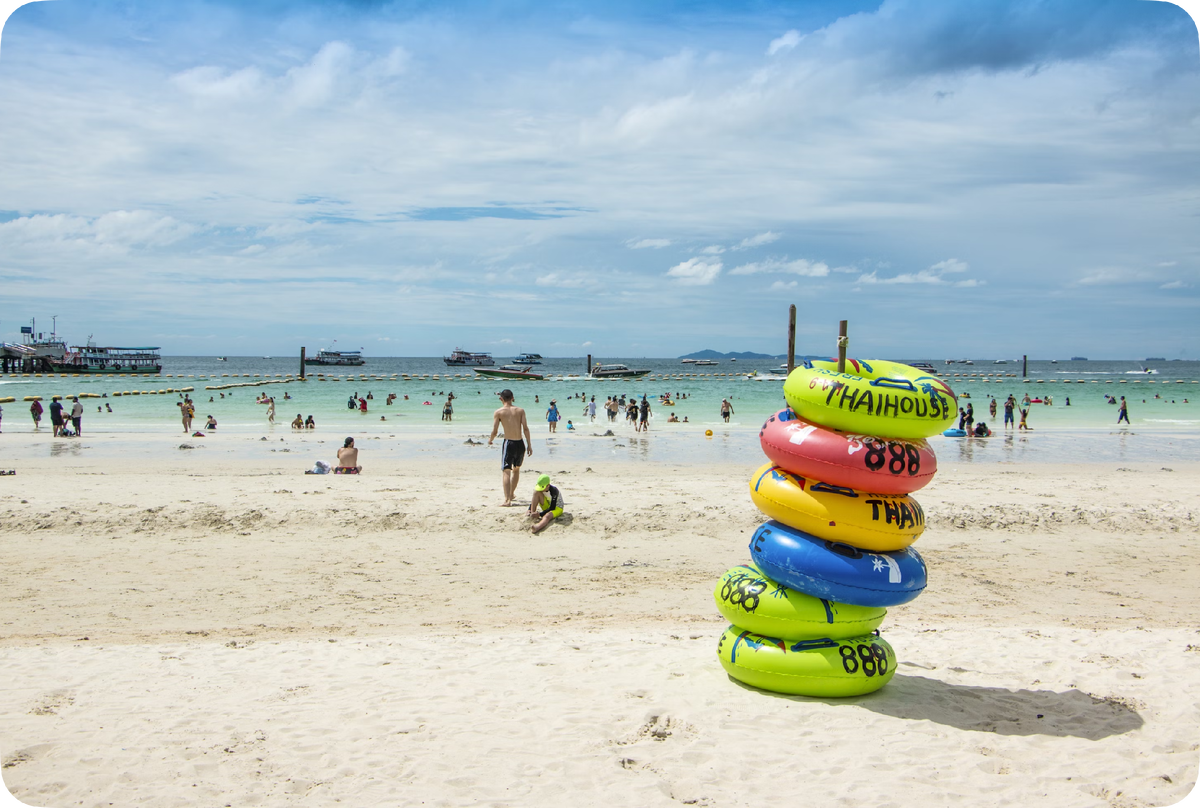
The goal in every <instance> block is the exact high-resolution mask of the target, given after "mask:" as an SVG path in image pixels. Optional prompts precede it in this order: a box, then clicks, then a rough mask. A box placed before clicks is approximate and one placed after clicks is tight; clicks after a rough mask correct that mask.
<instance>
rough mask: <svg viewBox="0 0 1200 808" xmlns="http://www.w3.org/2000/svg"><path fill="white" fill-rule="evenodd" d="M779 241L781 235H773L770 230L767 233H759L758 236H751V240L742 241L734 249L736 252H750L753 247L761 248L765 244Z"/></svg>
mask: <svg viewBox="0 0 1200 808" xmlns="http://www.w3.org/2000/svg"><path fill="white" fill-rule="evenodd" d="M778 240H779V233H772V232H771V231H769V230H768V231H767V232H766V233H759V234H758V235H757V236H750V238H744V239H742V240H741V243H739V244H738V245H737V246H736V247H734V249H735V250H748V249H750V248H751V247H761V246H763V245H764V244H770V243H771V242H774V241H778Z"/></svg>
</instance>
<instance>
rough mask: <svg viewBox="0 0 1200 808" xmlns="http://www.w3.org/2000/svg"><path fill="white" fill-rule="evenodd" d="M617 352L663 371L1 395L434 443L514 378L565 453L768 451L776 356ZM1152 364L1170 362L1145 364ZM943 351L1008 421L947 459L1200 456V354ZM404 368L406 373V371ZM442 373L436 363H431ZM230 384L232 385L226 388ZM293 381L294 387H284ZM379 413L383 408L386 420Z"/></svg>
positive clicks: (8, 421) (387, 372) (166, 371)
mask: <svg viewBox="0 0 1200 808" xmlns="http://www.w3.org/2000/svg"><path fill="white" fill-rule="evenodd" d="M604 361H606V362H610V361H616V362H623V363H625V364H628V365H629V366H631V367H640V368H649V369H650V370H651V372H652V373H651V376H649V377H646V378H642V379H634V380H605V381H593V380H589V379H586V378H584V376H585V373H586V360H584V359H582V358H579V359H546V360H544V364H543V365H541V366H539V367H537V370H538V372H541V373H545V374H547V375H549V376H551V377H552V378H548V379H546V380H544V381H524V382H508V381H505V380H500V379H488V378H480V377H476V376H475V374H474V373H473V371H472V370H471V369H470V368H448V367H447V366H446V365H445V364H444V363H443V362H442V361H441V359H440V358H439V357H379V358H368V360H367V364H366V365H363V366H361V367H357V368H345V367H316V366H309V368H308V374H309V379H308V380H307V381H303V382H302V381H299V380H290V381H288V380H285V377H286V375H287V374H293V375H298V373H299V360H298V358H295V357H287V358H283V357H278V358H270V359H267V358H260V357H229V359H228V361H218V360H217V359H216V358H215V357H183V356H180V357H172V356H168V357H163V373H162V374H161V375H159V376H136V377H128V376H125V377H111V376H110V377H98V376H82V375H81V376H66V375H57V376H51V375H43V376H41V377H33V376H29V377H23V376H19V375H11V374H10V375H7V376H2V377H0V398H3V397H6V396H12V397H15V398H16V401H15V402H13V403H10V404H5V405H3V406H4V409H5V412H4V414H5V416H7V417H6V418H5V419H4V426H5V431H9V430H27V429H29V428H31V427H32V421H31V420H30V418H29V415H28V413H27V412H26V410H27V409H28V404H25V403H24V402H23V401H22V399H23V398H24V397H25V396H29V395H40V396H42V398H43V403H48V401H49V399H50V397H51V396H52V395H62V396H70V395H74V394H77V393H91V394H97V395H101V396H107V398H106V399H96V398H89V399H85V400H84V401H83V403H84V405H85V409H84V411H85V419H86V421H85V423H86V428H85V434H97V433H107V432H111V433H126V432H127V433H147V432H153V433H158V432H162V433H166V434H169V433H172V432H175V433H181V432H182V428H181V425H180V420H179V409H178V407H177V406H176V402H178V400H179V394H178V393H175V392H172V393H169V394H154V393H155V392H156V391H157V390H160V389H167V388H173V389H175V390H178V389H180V388H183V387H188V386H190V387H194V388H195V389H194V391H193V392H192V393H190V395H191V397H192V398H193V399H194V400H195V402H196V421H195V427H196V428H200V427H202V426H203V424H204V422H205V419H206V417H207V416H208V415H210V414H211V415H213V416H214V417H215V418H216V419H217V421H218V423H219V431H220V432H221V433H234V434H246V435H257V434H258V433H263V434H268V431H269V433H270V434H272V435H279V436H286V435H287V434H289V433H290V429H289V427H288V424H289V423H290V422H291V420H292V419H293V418H295V416H296V414H298V413H299V414H301V415H303V416H305V417H307V416H308V415H312V416H313V417H314V419H315V420H316V422H317V424H318V429H319V432H320V433H321V434H322V435H327V434H329V433H337V434H341V433H345V434H355V435H363V436H371V437H386V436H392V435H398V436H402V437H404V438H406V439H407V441H408V443H407V444H406V445H409V446H413V447H420V449H419V450H420V451H426V450H436V449H437V448H439V447H450V446H461V445H462V444H463V441H464V440H465V439H466V438H468V437H473V438H475V439H478V438H479V436H480V435H481V434H482V435H484V436H486V434H487V432H489V431H490V426H491V414H492V411H493V410H494V409H495V407H496V406H497V400H496V396H495V393H496V392H497V391H499V390H500V389H502V388H504V387H509V388H511V389H512V390H513V391H514V392H515V394H516V397H517V404H518V405H519V406H523V407H525V409H526V410H527V411H528V413H529V419H530V426H531V430H532V432H533V435H534V437H535V439H539V440H543V439H546V438H548V437H549V436H548V435H547V426H546V423H545V411H546V408H547V407H548V406H549V402H550V401H551V400H552V399H555V400H557V402H558V409H559V411H560V412H561V413H562V418H563V419H564V423H562V424H560V426H559V432H558V435H557V436H556V438H555V439H553V440H552V441H550V443H549V444H548V445H547V448H549V449H550V450H551V453H552V454H554V455H555V456H558V457H562V458H563V459H569V458H572V457H578V458H581V459H583V458H588V457H592V458H595V457H597V454H598V453H600V454H603V455H605V456H608V455H611V456H612V457H614V458H624V457H631V458H646V459H655V460H666V461H693V460H694V461H696V462H743V461H744V462H753V461H754V460H755V459H756V458H757V457H760V456H761V453H759V452H758V448H757V440H755V439H752V437H751V436H750V433H756V432H757V430H758V428H759V426H761V424H762V422H763V421H764V420H765V419H766V418H767V417H768V416H769V415H770V414H771V413H773V412H775V411H776V410H778V409H780V408H781V407H782V406H784V401H783V394H782V382H781V381H779V380H774V381H755V380H749V379H747V378H745V376H743V375H732V374H746V373H748V372H750V371H753V370H757V371H758V372H759V374H760V375H762V374H770V373H773V372H774V369H775V368H777V367H778V365H779V363H778V361H773V360H762V361H757V362H756V361H753V360H749V361H739V362H736V363H731V362H722V363H721V364H719V365H716V366H711V365H709V366H699V367H697V366H693V365H684V364H681V363H680V361H679V360H678V359H625V358H618V359H609V358H605V360H604ZM1143 365H1148V366H1149V367H1150V368H1151V369H1154V370H1157V371H1158V372H1157V373H1156V374H1144V373H1141V372H1139V371H1140V370H1141V368H1142V367H1143ZM935 366H936V367H937V369H938V372H939V374H940V375H941V377H942V378H943V379H945V380H946V381H947V382H948V383H949V384H950V386H951V387H952V388H953V389H954V391H955V393H956V394H958V395H959V396H960V401H959V403H960V405H965V404H966V403H967V402H968V401H969V402H971V403H972V404H973V405H974V407H975V418H976V421H980V420H985V421H988V422H989V424H990V425H991V426H992V427H993V429H994V430H995V431H996V433H997V436H996V437H993V438H991V439H985V440H980V439H972V440H962V439H943V438H940V437H939V438H936V439H935V440H934V443H935V448H936V450H937V452H938V454H939V456H940V457H941V458H942V460H943V462H953V461H955V460H961V461H962V462H981V461H982V462H988V461H998V462H1003V461H1033V462H1080V461H1084V462H1086V461H1110V460H1115V461H1121V460H1125V461H1130V462H1132V461H1152V460H1157V459H1164V460H1165V459H1174V460H1189V459H1194V458H1195V457H1197V456H1200V455H1197V453H1196V450H1197V449H1200V404H1198V403H1197V397H1198V396H1200V362H1194V361H1167V362H1149V363H1143V362H1137V361H1063V362H1059V363H1057V364H1053V363H1050V362H1045V361H1031V362H1030V363H1029V372H1028V378H1027V379H1023V378H1021V365H1020V364H1019V363H1017V364H1013V363H1009V364H1005V365H994V364H992V363H991V362H990V361H986V360H979V361H978V362H976V364H974V365H963V364H954V365H943V364H942V363H940V362H937V363H935ZM317 373H324V374H325V376H324V379H325V380H320V379H319V378H318V377H317V375H316V374H317ZM403 374H407V375H408V376H409V378H408V379H405V378H403ZM683 374H692V375H683ZM715 374H729V375H715ZM435 375H436V376H437V377H438V378H433V377H434V376H435ZM393 376H394V377H395V378H393ZM421 376H426V377H427V378H423V379H422V378H419V377H421ZM571 376H574V378H571ZM414 377H417V378H414ZM268 379H269V380H271V381H279V382H280V383H277V384H268V385H263V386H260V387H238V388H233V389H226V390H223V391H221V390H206V389H205V388H206V387H217V386H222V385H230V384H243V383H261V382H264V381H266V380H268ZM134 390H137V391H138V392H139V393H143V394H142V395H137V396H132V395H129V396H126V395H122V396H119V397H118V396H114V393H117V392H121V393H125V392H133V391H134ZM221 392H224V393H225V398H221V397H220V394H221ZM262 392H266V393H267V394H268V395H273V396H274V397H275V399H276V401H275V406H276V425H275V426H274V427H273V428H272V429H270V430H268V427H267V423H266V412H265V410H266V408H265V407H264V406H263V405H260V404H257V403H255V399H256V397H257V396H258V395H259V394H260V393H262ZM451 392H453V393H454V396H455V400H454V420H453V422H452V423H446V422H444V421H442V405H443V404H444V402H445V400H446V395H447V394H448V393H451ZM667 392H669V393H671V395H672V397H673V398H675V399H676V400H677V403H676V405H675V406H674V407H665V406H662V405H660V404H659V396H660V395H661V394H663V393H667ZM144 393H152V394H151V395H145V394H144ZM285 393H286V394H287V395H288V396H290V399H285V398H284V396H285ZM353 393H358V394H359V395H362V396H366V395H367V394H368V393H369V394H371V395H372V399H371V400H370V401H369V402H368V411H367V413H365V414H363V413H360V412H358V411H357V410H350V409H349V408H348V407H347V399H348V398H349V397H350V395H351V394H353ZM389 393H396V394H398V399H397V400H396V401H395V403H393V404H392V405H387V404H386V403H385V401H386V399H387V395H388V394H389ZM1010 393H1011V394H1013V395H1015V396H1016V397H1017V398H1018V400H1019V399H1021V398H1022V397H1023V396H1025V395H1026V394H1028V395H1029V396H1030V398H1031V399H1039V398H1040V399H1043V400H1045V399H1046V398H1047V397H1049V398H1050V399H1051V400H1052V401H1053V403H1052V404H1050V405H1047V404H1044V403H1043V404H1031V405H1030V408H1029V425H1030V427H1032V430H1031V431H1030V432H1028V433H1018V432H1015V431H1013V432H1010V433H1009V434H1007V435H1005V434H1004V431H1003V430H1002V429H1001V428H999V427H1000V426H1001V425H1000V421H1002V417H1003V409H1002V406H1001V407H1000V411H999V412H998V415H999V416H1000V417H999V418H997V419H996V420H995V421H993V420H992V419H991V418H990V416H989V415H988V412H987V410H988V403H989V399H990V397H993V396H994V397H995V398H996V399H997V401H998V402H999V403H1000V404H1002V402H1003V400H1004V399H1005V398H1006V397H1007V396H1008V395H1009V394H1010ZM643 394H645V395H646V396H647V397H648V398H649V400H650V402H651V404H652V407H653V410H654V418H653V421H652V424H651V430H650V432H649V434H644V435H637V434H635V433H634V432H633V430H632V429H631V428H629V427H627V426H626V422H625V421H624V418H623V417H621V418H619V419H618V421H617V423H616V424H615V425H610V424H609V423H608V422H607V419H606V417H605V415H604V411H603V407H602V405H603V402H604V400H605V398H606V397H608V396H611V395H615V396H620V395H624V396H626V397H629V396H637V397H639V398H640V397H641V396H642V395H643ZM1122 395H1124V396H1125V397H1126V399H1127V400H1128V402H1129V417H1130V421H1131V424H1130V425H1129V426H1128V427H1126V426H1125V425H1124V424H1122V425H1121V426H1120V427H1118V426H1117V424H1116V420H1117V407H1116V406H1114V405H1112V404H1109V403H1107V399H1106V396H1115V397H1117V398H1119V397H1120V396H1122ZM405 396H407V397H408V398H407V400H406V399H405ZM535 396H536V400H535ZM578 396H583V397H584V398H579V397H578ZM592 396H595V397H596V401H597V409H598V414H597V419H596V422H595V423H591V422H590V421H589V420H588V418H587V417H586V416H584V415H583V408H584V403H585V399H590V398H591V397H592ZM685 396H686V397H685ZM210 398H211V399H212V401H210V400H209V399H210ZM723 398H728V399H729V400H730V402H731V403H732V404H733V408H734V414H733V416H732V417H731V418H730V422H729V424H726V423H724V421H723V420H722V419H721V417H720V413H719V411H720V403H721V400H722V399H723ZM1068 399H1069V400H1070V405H1069V406H1068V405H1067V400H1068ZM425 402H429V403H428V404H426V403H425ZM1185 402H1186V403H1185ZM105 405H111V406H112V408H113V411H112V412H111V413H110V412H107V409H106V408H105ZM97 407H99V408H101V411H100V412H98V411H97ZM671 413H674V414H675V415H676V416H677V417H678V418H679V419H680V420H682V419H683V418H684V417H685V416H686V417H687V418H688V421H689V423H688V424H682V423H680V424H673V423H667V418H668V417H669V415H670V414H671ZM381 416H382V417H383V418H385V419H386V420H381ZM565 419H570V420H572V421H573V422H574V423H575V425H576V432H575V433H574V434H571V433H568V432H566V424H565ZM610 426H613V431H614V433H615V434H614V436H612V437H607V438H605V440H606V441H607V443H606V444H605V446H604V447H600V446H597V445H595V438H596V437H597V436H601V435H602V434H603V432H604V431H605V430H607V429H608V428H609V427H610ZM709 429H711V430H713V432H714V434H713V436H712V437H711V438H707V437H706V436H705V435H704V432H705V430H709ZM572 439H574V440H572ZM585 439H592V440H590V441H589V440H585ZM609 444H611V445H609Z"/></svg>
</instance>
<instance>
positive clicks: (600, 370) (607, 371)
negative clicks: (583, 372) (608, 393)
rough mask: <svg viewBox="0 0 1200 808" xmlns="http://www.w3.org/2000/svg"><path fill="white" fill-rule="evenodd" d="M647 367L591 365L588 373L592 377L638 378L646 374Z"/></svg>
mask: <svg viewBox="0 0 1200 808" xmlns="http://www.w3.org/2000/svg"><path fill="white" fill-rule="evenodd" d="M649 372H650V370H649V369H645V370H642V369H634V368H630V367H629V366H627V365H617V364H612V365H599V364H597V365H593V366H592V369H591V371H590V373H589V374H588V375H589V376H590V377H591V378H593V379H638V378H641V377H642V376H645V375H647V374H648V373H649Z"/></svg>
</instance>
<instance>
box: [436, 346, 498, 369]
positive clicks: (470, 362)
mask: <svg viewBox="0 0 1200 808" xmlns="http://www.w3.org/2000/svg"><path fill="white" fill-rule="evenodd" d="M442 361H443V362H445V363H446V364H447V365H450V366H451V367H484V368H490V367H491V366H492V365H494V364H496V360H495V359H492V355H491V354H490V353H472V352H471V351H464V350H463V349H462V348H455V349H454V350H453V351H452V352H451V354H450V355H449V356H443V357H442Z"/></svg>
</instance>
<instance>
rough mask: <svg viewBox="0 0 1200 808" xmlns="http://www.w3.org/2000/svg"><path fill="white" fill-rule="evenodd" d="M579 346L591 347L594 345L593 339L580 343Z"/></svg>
mask: <svg viewBox="0 0 1200 808" xmlns="http://www.w3.org/2000/svg"><path fill="white" fill-rule="evenodd" d="M579 347H580V348H590V347H592V341H591V340H588V341H587V342H585V343H583V344H582V345H580V346H579Z"/></svg>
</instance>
